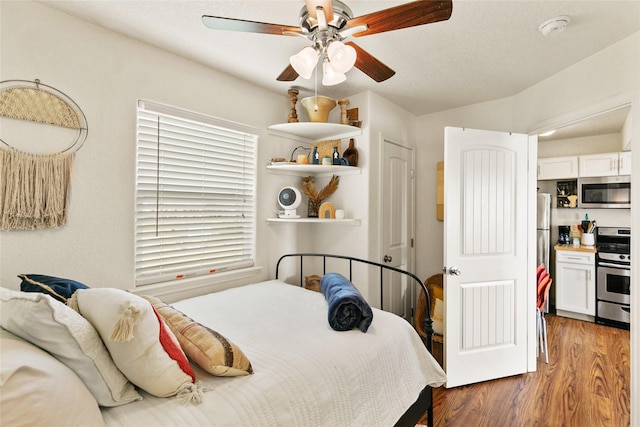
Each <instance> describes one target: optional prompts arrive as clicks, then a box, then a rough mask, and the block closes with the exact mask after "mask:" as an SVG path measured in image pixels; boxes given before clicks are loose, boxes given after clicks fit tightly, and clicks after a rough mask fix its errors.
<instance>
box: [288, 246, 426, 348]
mask: <svg viewBox="0 0 640 427" xmlns="http://www.w3.org/2000/svg"><path fill="white" fill-rule="evenodd" d="M292 257H295V258H299V259H300V266H299V272H300V286H303V283H304V281H303V268H302V267H303V260H304V258H322V274H323V275H324V274H326V273H327V258H329V259H343V260H347V261H349V281H353V278H352V274H353V264H354V263H361V264H368V265H371V266H374V267H377V268H378V270H379V275H380V307H384V305H383V300H382V295H383V292H382V291H383V289H384V274H383V272H384V270H390V271H394V272H396V273H399V274H403V275H405V276H408V277H409V278H411V279H413V280H414V281H415V283H417V284H418V286H419V287H420V289H422V292H424V294H425V296H426V301H427V304H426V305H427V306H426V316H425V320H424V331H425V333H426V335H427V336H426V338H425V346H426V347H427V350H429V352H431V350H432V348H431V346H432V337H433V332H434V331H433V319H432V318H431V312H430V311H431V296H430V295H429V292H428V291H427V288H426V286H425V285H424V283H422V280H420V279H419V278H418V276H416V275H415V274H413V273H410V272H408V271H405V270H402V269H400V268H396V267H391V266H388V265H384V264H380V263H378V262H375V261H369V260H366V259H360V258H354V257H350V256H346V255H331V254H317V253H295V254H286V255H282V256H281V257H280V259H278V262H277V264H276V279H278V278H279V276H278V275H279V270H280V262H281V261H282V260H283V259H285V258H292Z"/></svg>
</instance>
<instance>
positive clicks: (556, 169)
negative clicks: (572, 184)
mask: <svg viewBox="0 0 640 427" xmlns="http://www.w3.org/2000/svg"><path fill="white" fill-rule="evenodd" d="M577 177H578V156H568V157H548V158H544V159H538V179H540V180H545V179H568V178H577Z"/></svg>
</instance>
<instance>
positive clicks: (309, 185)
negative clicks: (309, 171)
mask: <svg viewBox="0 0 640 427" xmlns="http://www.w3.org/2000/svg"><path fill="white" fill-rule="evenodd" d="M338 184H340V177H339V176H336V175H333V176H332V177H331V180H330V181H329V183H328V184H327V185H326V186H325V187H324V188H323V189H322V190H320V192H318V190H317V189H316V185H315V184H314V183H313V176H306V177H304V178H302V191H303V192H304V194H305V196H307V197H308V198H309V216H317V212H318V210H319V209H320V205H321V204H322V201H323V200H324V199H326V198H327V197H329V196H330V195H332V194H333V193H334V192H335V191H336V190H337V189H338ZM313 213H315V215H313Z"/></svg>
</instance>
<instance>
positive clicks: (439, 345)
mask: <svg viewBox="0 0 640 427" xmlns="http://www.w3.org/2000/svg"><path fill="white" fill-rule="evenodd" d="M424 285H425V286H426V288H427V291H429V296H430V297H431V310H430V313H431V317H433V313H434V311H435V305H436V299H440V300H442V301H444V290H443V288H442V273H439V274H434V275H432V276H429V278H427V280H425V281H424ZM426 309H427V299H426V297H425V295H424V293H423V292H420V296H419V297H418V305H417V307H416V311H415V313H414V315H413V326H414V327H415V329H416V331H417V332H418V334H419V335H420V336H421V337H423V338H424V337H426V336H427V334H426V333H425V331H424V320H425V316H426V312H427V310H426ZM432 342H433V356H434V357H435V359H436V360H437V361H438V363H440V365H442V356H443V345H444V337H443V336H442V335H441V334H437V333H434V334H433V339H432Z"/></svg>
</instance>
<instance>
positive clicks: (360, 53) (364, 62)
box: [345, 42, 396, 83]
mask: <svg viewBox="0 0 640 427" xmlns="http://www.w3.org/2000/svg"><path fill="white" fill-rule="evenodd" d="M345 44H346V45H349V46H351V47H353V48H354V49H355V50H356V55H357V56H356V64H355V66H356V68H357V69H359V70H360V71H362V72H363V73H365V74H366V75H367V76H369V77H371V78H372V79H373V80H375V81H376V82H378V83H380V82H383V81H385V80H387V79H388V78H390V77H391V76H393V75H394V74H395V73H396V72H395V71H393V70H392V69H391V68H389V67H387V66H386V65H384V64H383V63H382V62H380V61H379V60H378V59H376V58H375V57H373V55H371V54H370V53H369V52H367V51H366V50H364V49H363V48H361V47H360V46H358V45H357V44H355V43H354V42H346V43H345Z"/></svg>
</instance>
